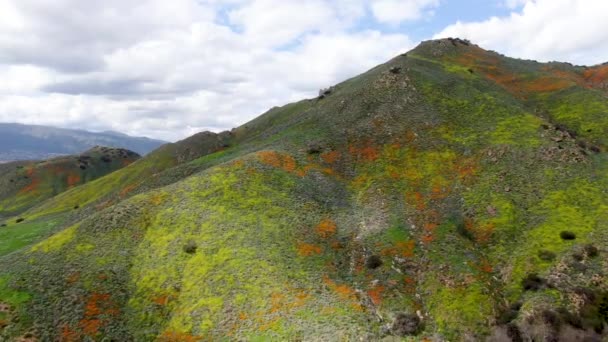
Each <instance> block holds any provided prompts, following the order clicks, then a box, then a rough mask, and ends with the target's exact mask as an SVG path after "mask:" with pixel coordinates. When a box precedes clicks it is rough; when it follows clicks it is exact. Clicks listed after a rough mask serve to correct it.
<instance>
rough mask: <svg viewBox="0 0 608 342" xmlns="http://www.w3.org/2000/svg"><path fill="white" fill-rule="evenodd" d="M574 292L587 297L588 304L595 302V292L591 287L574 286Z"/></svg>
mask: <svg viewBox="0 0 608 342" xmlns="http://www.w3.org/2000/svg"><path fill="white" fill-rule="evenodd" d="M574 293H576V294H577V295H579V296H583V297H585V303H587V304H589V303H593V302H595V299H596V295H595V292H594V291H593V290H592V289H590V288H587V287H582V286H579V287H576V288H574Z"/></svg>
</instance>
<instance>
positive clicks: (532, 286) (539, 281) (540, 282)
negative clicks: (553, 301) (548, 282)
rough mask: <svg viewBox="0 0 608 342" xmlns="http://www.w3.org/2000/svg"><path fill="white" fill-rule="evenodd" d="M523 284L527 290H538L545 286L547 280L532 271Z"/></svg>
mask: <svg viewBox="0 0 608 342" xmlns="http://www.w3.org/2000/svg"><path fill="white" fill-rule="evenodd" d="M521 285H522V287H523V288H524V290H526V291H537V290H540V289H541V288H543V286H545V280H544V279H543V278H541V277H539V276H538V275H537V274H536V273H531V274H528V276H527V277H526V278H524V280H522V283H521Z"/></svg>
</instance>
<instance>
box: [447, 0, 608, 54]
mask: <svg viewBox="0 0 608 342" xmlns="http://www.w3.org/2000/svg"><path fill="white" fill-rule="evenodd" d="M606 13H608V1H605V0H535V1H528V2H527V3H526V4H525V6H524V7H523V8H522V9H521V10H518V11H515V12H512V13H511V14H510V15H509V16H506V17H500V18H499V17H492V18H490V19H488V20H485V21H480V22H470V23H462V22H458V23H456V24H453V25H450V26H448V27H447V28H445V29H444V30H443V31H442V32H440V33H439V34H437V35H435V38H441V37H461V38H467V39H470V40H472V41H473V42H474V43H477V44H479V45H480V46H482V47H484V48H488V49H493V50H497V51H499V52H501V53H504V54H506V55H509V56H512V57H520V58H528V59H536V60H540V61H550V60H560V61H569V62H573V63H577V64H596V63H602V62H606V61H607V60H608V20H606Z"/></svg>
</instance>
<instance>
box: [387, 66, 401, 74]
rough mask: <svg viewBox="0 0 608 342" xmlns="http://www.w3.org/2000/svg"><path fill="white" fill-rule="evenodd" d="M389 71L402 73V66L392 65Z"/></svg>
mask: <svg viewBox="0 0 608 342" xmlns="http://www.w3.org/2000/svg"><path fill="white" fill-rule="evenodd" d="M389 71H390V72H391V74H400V73H401V67H392V68H390V69H389Z"/></svg>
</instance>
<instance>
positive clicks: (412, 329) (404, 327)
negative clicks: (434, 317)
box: [391, 313, 420, 337]
mask: <svg viewBox="0 0 608 342" xmlns="http://www.w3.org/2000/svg"><path fill="white" fill-rule="evenodd" d="M391 331H392V332H393V334H395V335H397V336H402V337H404V336H408V335H416V334H417V333H418V332H419V331H420V318H419V317H418V316H416V315H415V314H405V313H399V314H397V317H395V320H394V321H393V325H392V327H391Z"/></svg>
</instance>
